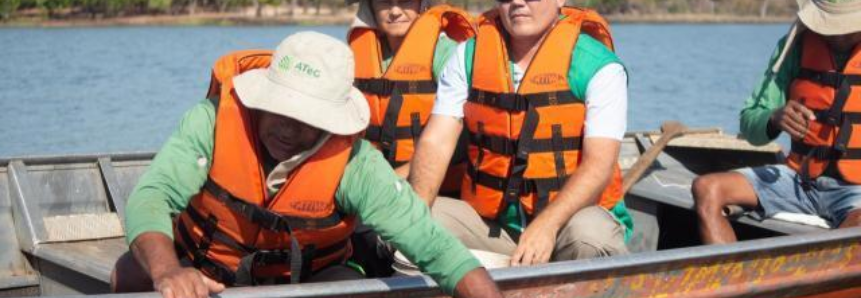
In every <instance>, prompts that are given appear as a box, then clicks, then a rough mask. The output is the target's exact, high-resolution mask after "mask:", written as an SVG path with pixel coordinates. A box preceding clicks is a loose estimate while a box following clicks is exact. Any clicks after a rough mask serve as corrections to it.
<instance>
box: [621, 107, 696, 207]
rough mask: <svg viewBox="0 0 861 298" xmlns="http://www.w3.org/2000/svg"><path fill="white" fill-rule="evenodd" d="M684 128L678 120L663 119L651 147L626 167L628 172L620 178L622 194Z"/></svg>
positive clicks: (638, 178) (683, 131) (626, 191)
mask: <svg viewBox="0 0 861 298" xmlns="http://www.w3.org/2000/svg"><path fill="white" fill-rule="evenodd" d="M686 129H687V128H686V127H685V126H684V125H683V124H682V123H680V122H678V121H665V122H664V123H662V124H661V137H660V138H659V139H658V140H657V141H656V142H655V143H654V144H652V147H649V149H648V150H646V152H644V153H643V154H642V155H640V158H638V159H637V162H635V163H634V165H633V166H631V168H630V169H628V172H626V173H625V177H623V178H622V193H623V194H626V193H628V190H629V189H631V186H634V183H637V181H638V180H640V177H641V176H643V173H645V172H646V170H647V169H648V168H649V167H650V166H651V165H652V163H653V162H654V161H655V159H656V158H658V155H659V154H661V151H663V150H664V147H666V146H667V144H668V143H670V140H672V139H673V138H675V137H678V136H680V135H682V134H684V133H685V130H686Z"/></svg>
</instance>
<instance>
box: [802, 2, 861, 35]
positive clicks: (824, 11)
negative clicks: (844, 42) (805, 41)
mask: <svg viewBox="0 0 861 298" xmlns="http://www.w3.org/2000/svg"><path fill="white" fill-rule="evenodd" d="M797 1H798V8H799V10H798V19H799V20H801V22H802V23H804V26H805V27H807V28H808V29H810V30H812V31H813V32H816V33H819V34H822V35H843V34H848V33H854V32H861V0H797Z"/></svg>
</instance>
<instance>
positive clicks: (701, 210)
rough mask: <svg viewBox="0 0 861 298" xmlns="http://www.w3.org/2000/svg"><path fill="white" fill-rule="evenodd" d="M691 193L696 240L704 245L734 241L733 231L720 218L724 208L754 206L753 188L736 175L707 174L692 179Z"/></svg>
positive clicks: (732, 173)
mask: <svg viewBox="0 0 861 298" xmlns="http://www.w3.org/2000/svg"><path fill="white" fill-rule="evenodd" d="M691 192H692V193H693V196H694V203H695V204H696V210H697V215H698V218H699V230H700V237H701V238H702V240H703V242H705V243H706V244H720V243H732V242H736V241H737V239H736V236H735V231H733V229H732V225H730V222H729V220H728V219H727V218H726V217H725V216H724V215H723V208H724V207H725V206H727V205H739V206H742V207H751V208H753V207H756V206H757V205H758V204H759V201H758V200H757V197H756V192H755V191H754V190H753V186H751V185H750V183H749V182H748V181H747V179H746V178H745V177H744V175H742V174H739V173H736V172H725V173H716V174H708V175H703V176H700V177H698V178H697V179H696V180H694V183H693V186H692V188H691Z"/></svg>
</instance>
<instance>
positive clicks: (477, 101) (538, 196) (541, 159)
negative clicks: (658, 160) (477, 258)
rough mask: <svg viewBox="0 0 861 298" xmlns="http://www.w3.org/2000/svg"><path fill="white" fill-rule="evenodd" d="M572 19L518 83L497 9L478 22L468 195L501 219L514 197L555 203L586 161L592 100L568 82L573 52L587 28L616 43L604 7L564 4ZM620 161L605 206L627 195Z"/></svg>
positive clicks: (534, 209) (468, 107)
mask: <svg viewBox="0 0 861 298" xmlns="http://www.w3.org/2000/svg"><path fill="white" fill-rule="evenodd" d="M562 13H563V14H565V15H566V18H564V19H562V20H560V21H559V22H558V23H557V24H556V25H555V27H554V28H553V29H552V30H551V31H550V32H549V33H548V35H547V36H546V37H545V39H544V41H543V42H542V44H541V45H540V47H539V49H538V52H537V53H536V54H535V57H534V58H533V60H532V62H531V63H530V65H529V68H528V69H527V70H526V74H525V75H524V77H523V80H522V82H521V84H520V87H519V89H518V90H516V92H515V90H514V87H513V85H514V84H513V83H512V82H511V79H510V78H511V74H510V69H509V65H508V63H509V58H508V56H507V54H508V53H507V47H506V46H505V39H504V38H503V37H502V33H501V32H502V31H503V30H504V29H503V28H501V27H499V25H498V24H500V23H499V19H498V18H499V17H498V15H497V11H496V10H495V9H494V10H491V11H489V12H487V13H485V14H484V15H483V16H482V18H481V19H480V21H479V29H478V38H477V40H476V45H475V47H476V48H475V56H474V58H473V61H474V67H473V72H472V89H471V90H470V93H469V97H468V98H467V103H466V104H465V106H464V114H465V117H464V122H465V124H466V128H467V130H468V131H469V140H470V143H469V144H470V145H469V158H468V169H467V174H466V175H465V178H464V180H463V184H464V185H463V187H462V192H461V193H462V198H463V199H464V200H465V201H467V202H468V203H469V204H470V205H472V207H473V208H474V209H475V210H476V211H477V212H478V213H479V214H480V215H481V216H483V217H485V218H489V219H495V218H496V217H497V216H498V214H499V212H500V210H501V209H502V208H503V207H504V206H506V205H508V204H516V203H519V204H521V205H522V206H523V209H524V210H525V211H526V213H527V214H529V215H535V214H537V213H539V212H540V211H541V210H543V208H544V207H546V206H547V204H549V203H550V202H551V201H552V200H553V198H554V197H555V195H556V193H557V192H558V191H559V190H560V189H561V188H562V186H563V185H564V184H565V182H566V181H567V179H568V177H569V176H570V175H571V174H572V173H574V171H575V170H576V169H577V166H578V165H579V163H580V154H581V144H582V137H583V136H582V134H583V126H584V123H585V118H586V107H585V104H584V102H583V101H582V100H581V99H578V98H576V97H575V96H574V94H573V93H572V92H571V89H570V86H569V85H568V73H569V68H570V66H571V65H572V63H571V61H570V59H571V53H572V51H573V50H574V47H575V45H576V43H577V39H578V37H579V35H580V33H581V32H586V33H589V34H590V35H593V36H595V38H596V39H597V40H599V41H602V42H604V43H605V45H606V46H607V47H608V48H610V49H612V38H611V37H610V35H609V29H608V28H609V27H608V26H607V25H606V22H605V21H604V20H603V19H602V18H601V17H600V16H598V15H597V13H595V12H593V11H589V10H584V9H575V8H563V10H562ZM621 196H622V195H621V171H620V170H619V169H618V167H616V169H615V170H614V173H613V177H612V180H611V182H610V183H609V184H608V186H607V188H606V189H605V190H604V192H603V193H602V195H601V198H600V199H599V205H600V206H602V207H604V208H606V209H611V208H613V207H614V206H615V205H616V203H617V202H618V201H619V200H620V199H621Z"/></svg>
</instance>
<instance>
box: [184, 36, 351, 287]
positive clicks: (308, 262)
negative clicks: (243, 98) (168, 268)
mask: <svg viewBox="0 0 861 298" xmlns="http://www.w3.org/2000/svg"><path fill="white" fill-rule="evenodd" d="M270 60H271V51H242V52H236V53H233V54H230V55H227V56H224V57H222V58H221V59H219V60H218V62H216V64H215V66H214V67H213V76H212V77H213V80H212V83H211V84H210V90H209V94H208V96H207V97H208V98H210V100H212V101H213V102H214V103H217V113H216V126H215V146H214V149H213V150H214V152H213V161H212V167H211V168H210V171H209V179H208V180H207V181H206V183H205V184H204V185H203V187H202V188H201V191H200V193H199V194H198V195H197V196H195V197H194V198H192V200H191V202H190V203H189V205H188V207H187V208H186V210H185V211H183V212H182V213H181V214H180V216H179V217H178V218H177V220H176V223H175V227H174V234H175V235H176V236H177V237H176V242H177V246H178V247H179V248H181V251H184V252H185V256H186V257H187V258H189V260H190V261H191V262H192V264H194V265H195V267H197V268H200V269H201V271H202V272H204V273H205V274H207V275H208V276H210V277H212V278H214V279H216V280H219V281H221V282H224V283H226V284H228V285H251V284H259V283H269V282H283V281H288V280H289V281H290V282H293V283H296V282H299V281H300V280H301V279H302V278H306V277H308V276H309V275H310V274H311V273H312V272H316V271H319V270H321V269H323V268H325V267H327V266H330V265H332V264H338V263H341V262H344V261H345V260H346V259H347V258H348V257H349V255H350V253H351V251H352V249H351V247H350V245H349V241H347V240H348V238H349V236H350V234H352V231H353V228H354V219H353V218H352V217H348V218H343V217H341V216H340V214H338V211H337V209H336V206H335V192H336V190H337V188H338V185H339V184H340V180H341V177H342V175H343V173H344V169H345V168H346V165H347V162H348V161H349V157H350V155H351V150H352V146H353V142H354V141H355V137H352V136H331V137H330V138H329V139H328V140H327V141H326V143H325V144H324V145H323V146H322V147H321V149H320V150H319V151H318V152H316V153H315V154H314V155H312V156H311V157H310V158H308V160H307V161H305V162H304V163H303V164H302V165H300V166H299V167H297V168H296V169H294V170H293V172H292V173H291V174H290V176H289V177H288V179H287V181H286V182H285V183H284V185H283V186H282V187H281V189H280V191H279V192H278V193H277V194H275V195H274V196H269V195H268V190H267V188H266V184H265V177H264V174H263V170H262V166H261V159H260V154H265V153H261V152H262V151H261V149H260V148H258V146H259V145H258V140H257V133H256V132H257V127H256V123H255V122H254V121H253V119H252V117H251V116H250V114H251V112H250V111H249V110H248V109H247V108H245V107H244V106H243V105H242V103H241V102H240V101H239V100H238V98H237V96H236V93H235V92H234V90H233V77H235V76H237V75H239V74H241V73H243V72H245V71H248V70H251V69H258V68H266V67H268V66H269V63H270Z"/></svg>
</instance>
